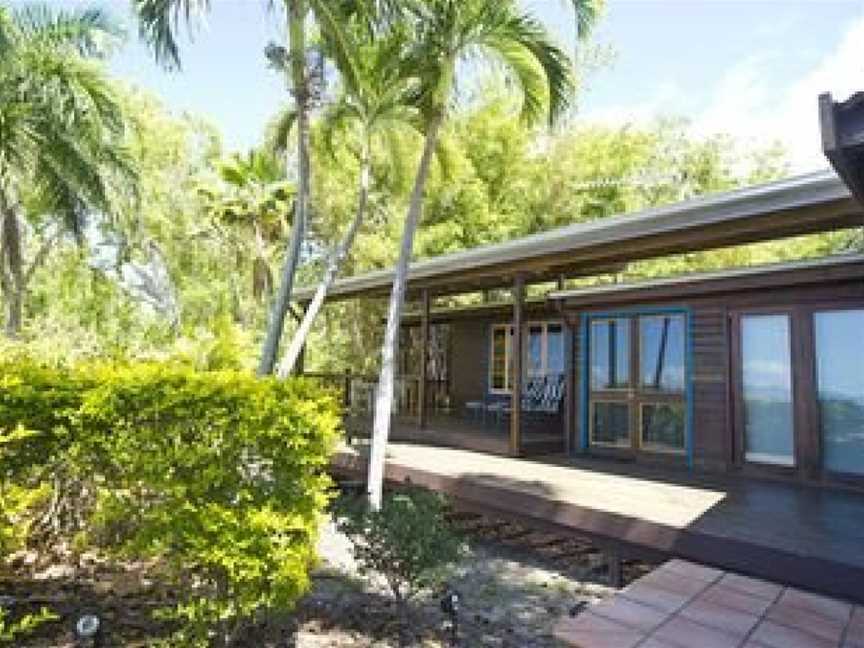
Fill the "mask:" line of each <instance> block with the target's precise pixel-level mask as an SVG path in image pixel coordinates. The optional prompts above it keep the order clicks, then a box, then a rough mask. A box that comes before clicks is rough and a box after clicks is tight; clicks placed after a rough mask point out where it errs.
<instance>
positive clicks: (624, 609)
mask: <svg viewBox="0 0 864 648" xmlns="http://www.w3.org/2000/svg"><path fill="white" fill-rule="evenodd" d="M589 610H590V612H591V613H592V614H596V615H599V616H602V617H604V618H606V619H610V620H612V621H617V622H619V623H622V624H624V625H626V626H628V627H630V628H634V629H636V630H641V631H642V632H651V631H652V630H654V628H656V627H657V626H659V625H660V624H661V623H663V622H664V621H665V620H666V619H668V618H669V613H668V612H664V611H663V610H658V609H657V608H653V607H649V606H647V605H644V604H642V603H637V602H636V601H631V600H629V599H626V598H624V597H622V596H615V597H613V598H611V599H607V600H605V601H603V602H602V603H597V604H595V605H592V606H591V607H590V609H589Z"/></svg>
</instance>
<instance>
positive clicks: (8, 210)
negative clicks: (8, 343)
mask: <svg viewBox="0 0 864 648" xmlns="http://www.w3.org/2000/svg"><path fill="white" fill-rule="evenodd" d="M0 220H2V222H0V226H2V231H0V242H2V250H0V287H2V290H3V298H4V299H5V301H6V322H5V326H4V330H5V332H6V336H7V337H9V338H16V337H18V335H19V334H20V333H21V324H22V321H23V310H24V261H23V258H22V251H21V223H20V222H19V221H18V214H16V213H15V209H14V207H13V206H12V205H10V204H9V201H8V200H7V199H6V196H5V195H3V194H2V191H0Z"/></svg>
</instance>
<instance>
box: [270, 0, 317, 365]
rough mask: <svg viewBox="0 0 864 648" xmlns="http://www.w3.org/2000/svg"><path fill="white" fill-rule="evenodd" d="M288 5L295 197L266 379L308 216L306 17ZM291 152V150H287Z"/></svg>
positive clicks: (297, 3)
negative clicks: (294, 113)
mask: <svg viewBox="0 0 864 648" xmlns="http://www.w3.org/2000/svg"><path fill="white" fill-rule="evenodd" d="M287 5H288V35H289V39H290V49H291V80H292V85H293V91H294V101H295V104H296V107H297V165H298V174H297V175H298V180H297V196H296V198H295V200H294V204H295V208H294V223H293V225H292V226H291V236H290V238H289V241H288V249H287V251H286V254H285V262H284V264H283V266H282V276H281V279H280V282H279V290H278V292H277V293H276V298H275V300H274V301H273V308H272V310H271V311H270V321H269V322H268V325H267V336H266V337H265V339H264V345H263V347H262V349H261V361H260V363H259V364H258V375H259V376H269V375H270V374H271V373H273V367H274V365H275V364H276V357H277V354H278V353H279V341H280V340H281V339H282V331H283V329H284V328H285V316H286V314H287V313H288V307H289V305H290V303H291V293H292V292H293V289H294V276H295V275H296V274H297V265H298V263H299V261H300V248H301V245H302V243H303V236H304V234H305V230H306V219H307V215H308V213H309V186H310V182H309V174H310V168H309V88H308V84H307V80H306V41H305V31H304V30H305V26H304V19H305V17H306V10H305V3H304V2H303V0H292V1H291V2H288V3H287ZM289 148H290V147H289Z"/></svg>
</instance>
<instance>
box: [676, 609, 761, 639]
mask: <svg viewBox="0 0 864 648" xmlns="http://www.w3.org/2000/svg"><path fill="white" fill-rule="evenodd" d="M678 614H679V615H681V616H683V617H685V618H687V619H690V620H691V621H696V622H698V623H701V624H702V625H706V626H710V627H712V628H717V629H718V630H724V631H726V632H728V633H730V634H734V635H738V636H740V637H742V638H743V637H744V636H746V635H747V633H748V632H750V630H752V629H753V626H755V625H756V624H757V623H758V622H759V617H758V616H755V615H753V614H749V613H747V612H741V611H739V610H735V609H733V608H730V607H726V606H723V605H718V604H716V603H712V602H711V601H706V600H704V599H697V600H695V601H691V602H690V603H688V604H687V605H685V606H684V608H683V609H682V610H681V611H680V612H679V613H678Z"/></svg>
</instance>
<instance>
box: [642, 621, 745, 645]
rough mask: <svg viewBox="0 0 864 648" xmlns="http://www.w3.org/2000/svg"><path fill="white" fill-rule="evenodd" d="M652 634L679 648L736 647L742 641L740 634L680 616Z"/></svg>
mask: <svg viewBox="0 0 864 648" xmlns="http://www.w3.org/2000/svg"><path fill="white" fill-rule="evenodd" d="M654 636H655V637H657V638H658V639H662V640H664V641H667V642H669V643H673V644H676V645H678V646H681V648H697V647H698V648H738V646H740V645H741V643H742V641H743V637H741V636H740V635H732V634H729V633H728V632H723V631H721V630H717V629H715V628H709V627H707V626H703V625H701V624H699V623H696V622H694V621H690V620H689V619H685V618H684V617H680V616H676V617H675V618H674V619H672V620H671V621H669V623H666V624H665V625H662V626H660V628H658V629H657V631H656V632H655V633H654Z"/></svg>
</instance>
